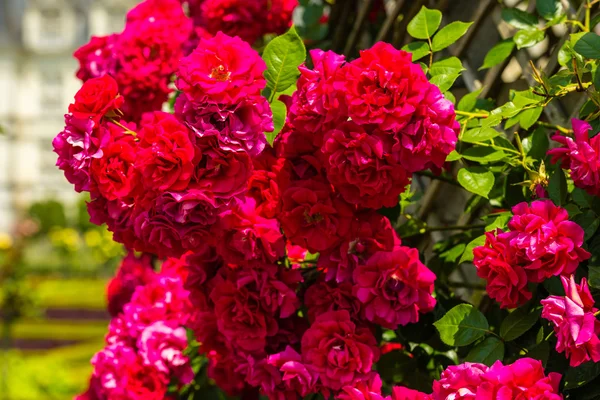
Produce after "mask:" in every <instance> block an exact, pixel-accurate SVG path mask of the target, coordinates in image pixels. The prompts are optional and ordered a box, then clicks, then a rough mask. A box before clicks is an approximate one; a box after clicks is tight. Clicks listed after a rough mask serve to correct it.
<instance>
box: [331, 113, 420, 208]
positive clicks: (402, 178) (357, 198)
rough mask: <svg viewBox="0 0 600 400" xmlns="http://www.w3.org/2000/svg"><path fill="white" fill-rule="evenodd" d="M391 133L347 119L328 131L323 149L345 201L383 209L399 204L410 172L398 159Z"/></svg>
mask: <svg viewBox="0 0 600 400" xmlns="http://www.w3.org/2000/svg"><path fill="white" fill-rule="evenodd" d="M392 146H393V138H392V137H391V135H389V134H386V133H385V132H382V131H377V130H368V129H367V130H365V129H364V128H363V127H361V126H359V125H357V124H356V123H354V122H346V123H343V124H341V125H339V126H338V127H337V128H334V130H332V131H330V132H328V133H327V134H326V135H325V138H324V140H323V147H322V149H321V151H322V153H323V157H324V159H325V160H324V162H323V164H324V166H325V169H326V170H327V177H328V178H329V181H330V182H331V184H332V185H333V186H334V187H335V188H336V189H337V190H338V191H339V192H340V193H341V195H342V197H343V198H344V200H346V201H347V202H349V203H352V204H358V205H359V206H361V207H366V208H373V209H379V208H381V207H393V206H394V205H396V204H398V196H399V195H400V193H402V192H403V191H404V190H405V189H406V186H407V185H408V184H409V183H410V174H409V173H407V172H406V170H404V168H403V167H402V166H401V165H400V164H397V163H396V162H394V160H393V158H392V157H391V155H390V153H391V152H392Z"/></svg>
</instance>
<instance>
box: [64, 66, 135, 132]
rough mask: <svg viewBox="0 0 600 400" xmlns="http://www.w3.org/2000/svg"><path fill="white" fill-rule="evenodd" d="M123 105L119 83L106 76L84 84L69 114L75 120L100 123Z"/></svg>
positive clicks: (70, 106)
mask: <svg viewBox="0 0 600 400" xmlns="http://www.w3.org/2000/svg"><path fill="white" fill-rule="evenodd" d="M122 104H123V98H122V97H120V96H119V86H118V85H117V82H116V81H115V80H114V79H113V78H112V77H110V76H109V75H104V76H102V77H100V78H92V79H90V80H88V81H86V82H85V83H84V84H83V86H82V87H81V89H79V91H78V92H77V94H76V95H75V103H73V104H71V105H69V112H70V113H71V114H73V116H74V117H75V118H80V119H87V118H91V119H93V120H94V121H96V122H98V121H100V119H102V117H104V116H105V115H106V114H108V113H109V112H111V111H114V110H116V109H118V108H119V107H121V105H122Z"/></svg>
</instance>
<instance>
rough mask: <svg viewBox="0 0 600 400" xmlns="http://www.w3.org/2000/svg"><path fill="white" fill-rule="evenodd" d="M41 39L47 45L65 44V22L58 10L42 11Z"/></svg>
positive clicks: (48, 9) (47, 9)
mask: <svg viewBox="0 0 600 400" xmlns="http://www.w3.org/2000/svg"><path fill="white" fill-rule="evenodd" d="M40 17H41V21H40V39H41V41H42V42H43V43H45V44H47V45H60V44H62V42H63V21H62V15H61V11H60V9H58V8H43V9H41V10H40Z"/></svg>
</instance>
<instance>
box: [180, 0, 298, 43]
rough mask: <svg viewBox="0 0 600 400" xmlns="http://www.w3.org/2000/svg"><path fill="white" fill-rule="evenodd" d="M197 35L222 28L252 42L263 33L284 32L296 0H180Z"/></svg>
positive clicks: (228, 33) (289, 22)
mask: <svg viewBox="0 0 600 400" xmlns="http://www.w3.org/2000/svg"><path fill="white" fill-rule="evenodd" d="M182 3H186V4H187V6H188V10H189V13H190V17H192V19H193V21H194V26H195V28H196V31H197V32H198V35H206V34H208V35H216V34H217V33H218V32H223V33H225V34H227V35H229V36H239V37H240V38H242V39H243V40H245V41H246V42H248V43H250V44H252V43H254V42H256V40H257V39H259V38H260V37H262V36H263V35H265V34H269V33H274V34H282V33H284V32H285V31H286V30H287V29H288V28H289V27H290V26H291V24H292V13H293V11H294V9H295V8H296V6H297V5H298V0H182Z"/></svg>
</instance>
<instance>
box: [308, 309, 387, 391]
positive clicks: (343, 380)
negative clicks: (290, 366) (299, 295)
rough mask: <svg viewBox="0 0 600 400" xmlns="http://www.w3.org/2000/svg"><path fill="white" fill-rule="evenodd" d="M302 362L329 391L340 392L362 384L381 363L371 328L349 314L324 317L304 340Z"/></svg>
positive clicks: (327, 314)
mask: <svg viewBox="0 0 600 400" xmlns="http://www.w3.org/2000/svg"><path fill="white" fill-rule="evenodd" d="M302 359H303V361H304V363H305V364H308V365H311V366H312V367H314V368H315V370H316V371H317V372H318V373H319V379H320V381H321V383H322V385H323V386H324V387H325V388H328V389H332V390H336V391H337V390H340V389H341V388H342V387H344V386H347V385H353V384H355V383H357V382H358V381H360V380H361V379H362V378H363V377H365V375H366V374H368V373H369V372H370V371H371V367H372V366H373V363H375V362H377V360H379V348H378V347H377V342H376V340H375V337H374V336H373V334H372V333H371V331H370V330H369V329H368V328H363V327H357V326H356V324H354V322H352V321H351V320H350V314H348V311H345V310H341V311H331V312H328V313H325V314H321V315H320V316H319V317H318V318H317V320H316V321H315V322H314V323H313V324H312V325H311V327H310V328H308V330H307V331H306V332H305V333H304V336H303V337H302Z"/></svg>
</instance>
